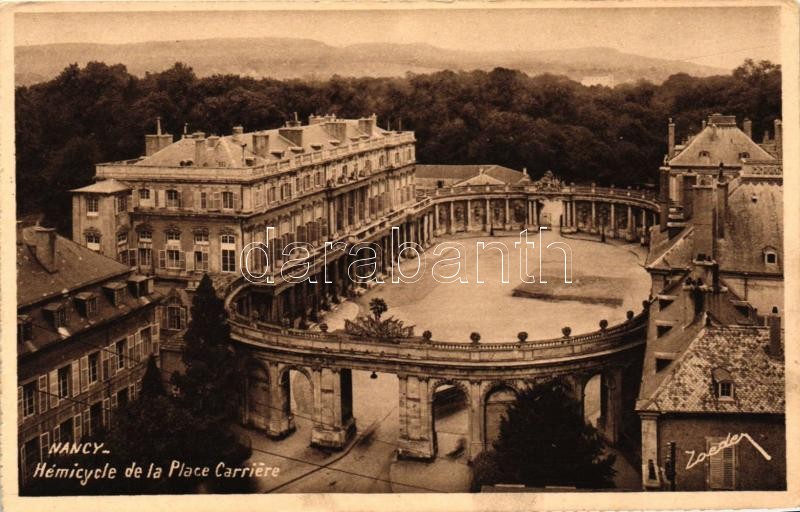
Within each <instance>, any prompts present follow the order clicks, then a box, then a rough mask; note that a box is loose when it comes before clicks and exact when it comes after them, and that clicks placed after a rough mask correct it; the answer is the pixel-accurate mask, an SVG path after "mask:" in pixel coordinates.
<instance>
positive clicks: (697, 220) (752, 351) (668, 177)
mask: <svg viewBox="0 0 800 512" xmlns="http://www.w3.org/2000/svg"><path fill="white" fill-rule="evenodd" d="M674 130H675V126H674V124H672V123H671V122H670V125H669V133H668V140H669V154H668V155H666V157H665V165H664V166H663V167H662V168H661V169H660V177H661V186H660V197H659V204H660V206H661V208H660V226H657V227H654V228H653V229H651V247H650V253H649V256H648V259H647V263H646V268H647V270H648V272H649V273H650V275H651V277H652V290H651V293H652V303H651V306H650V317H649V326H648V334H647V351H646V354H645V360H644V365H643V370H642V386H641V389H640V392H639V401H638V403H637V410H638V412H639V415H640V417H641V420H642V467H643V475H642V476H643V482H644V485H645V487H646V488H662V487H664V486H665V485H666V484H665V481H664V475H663V474H661V472H660V471H659V470H658V468H663V467H664V462H665V457H666V454H665V446H666V443H667V442H670V441H673V442H677V443H678V447H677V452H678V461H677V463H676V464H677V467H678V468H679V470H680V469H681V465H682V467H683V468H686V466H687V461H686V460H684V459H685V456H686V450H695V451H696V452H698V453H699V452H700V451H701V450H705V449H706V448H707V447H706V446H705V445H704V443H705V442H706V441H707V442H708V445H709V447H710V446H711V445H712V444H714V443H716V442H717V438H718V437H719V436H720V435H721V436H722V437H725V433H726V432H727V431H728V430H729V431H730V432H732V433H738V432H739V431H740V429H742V428H745V426H746V428H747V432H749V434H750V435H751V436H754V437H755V436H757V435H760V436H762V437H761V439H762V441H764V440H765V439H767V438H768V439H769V443H770V444H771V446H772V447H773V452H776V451H777V452H778V453H777V456H776V459H779V460H777V462H775V463H773V464H772V465H771V466H770V471H771V472H772V473H771V474H772V475H773V477H772V478H766V479H765V478H762V477H761V476H763V474H762V473H763V472H764V470H765V468H764V462H763V460H762V461H757V460H755V459H753V457H750V455H749V453H748V455H747V456H746V457H745V456H744V452H742V453H741V454H739V451H741V450H749V449H750V447H749V446H748V447H745V446H744V445H739V446H737V447H730V448H729V449H726V450H727V451H725V452H724V457H725V462H724V475H723V476H721V475H722V473H721V472H723V466H721V465H718V463H720V464H722V463H721V462H720V460H721V457H722V456H721V457H711V458H710V459H709V462H707V463H706V464H704V465H701V466H699V467H698V466H695V467H693V468H692V470H691V471H689V470H688V469H685V472H682V471H679V472H678V477H677V488H678V490H696V489H700V488H705V489H772V488H776V486H780V485H783V484H781V482H785V462H782V461H781V460H780V458H781V457H783V453H784V452H785V448H782V446H783V445H782V444H781V440H782V439H783V438H784V436H785V432H784V429H783V417H784V416H783V400H784V396H783V386H782V382H783V369H784V364H783V359H782V355H780V354H782V349H781V343H782V341H781V339H782V335H781V317H782V315H783V306H784V299H783V293H784V286H783V261H784V260H783V256H784V254H783V217H782V215H783V173H782V163H781V160H780V158H781V142H780V141H781V137H782V135H781V122H780V120H776V121H775V123H774V130H775V134H774V139H773V140H774V141H775V142H768V143H766V144H764V145H759V144H756V143H755V142H754V141H753V140H752V138H751V135H752V133H751V124H750V121H749V120H745V121H744V123H743V127H742V129H740V128H739V127H738V126H737V124H736V118H735V117H734V116H727V115H720V114H713V115H711V116H709V118H708V120H707V121H706V122H704V123H703V128H702V131H701V132H700V133H698V134H696V135H694V136H692V137H691V138H690V139H689V140H688V141H687V142H686V143H685V144H683V145H679V146H676V145H675V144H674V139H675V131H674ZM765 139H766V140H767V141H769V140H770V139H769V137H768V135H767V136H765ZM756 367H757V368H760V370H763V371H762V372H761V373H759V372H755V373H754V372H753V369H754V368H756ZM731 389H733V391H731ZM682 429H684V430H682ZM680 432H684V434H680V435H679V433H680ZM686 432H691V435H693V436H695V439H692V440H689V439H687V438H686V435H685V433H686ZM704 439H705V440H706V441H703V440H704ZM764 442H767V441H764ZM700 445H702V447H701V448H698V447H699V446H700ZM756 459H757V458H756ZM759 474H762V475H761V476H759Z"/></svg>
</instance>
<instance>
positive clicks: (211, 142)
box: [206, 135, 219, 149]
mask: <svg viewBox="0 0 800 512" xmlns="http://www.w3.org/2000/svg"><path fill="white" fill-rule="evenodd" d="M217 144H219V137H217V136H216V135H210V136H209V137H208V138H207V139H206V145H208V147H209V148H211V149H213V148H215V147H217Z"/></svg>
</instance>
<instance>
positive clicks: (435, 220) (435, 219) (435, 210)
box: [433, 203, 439, 235]
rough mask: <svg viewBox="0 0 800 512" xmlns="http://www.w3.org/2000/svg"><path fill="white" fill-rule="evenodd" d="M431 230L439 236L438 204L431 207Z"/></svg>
mask: <svg viewBox="0 0 800 512" xmlns="http://www.w3.org/2000/svg"><path fill="white" fill-rule="evenodd" d="M433 230H434V232H435V233H436V234H437V235H438V234H439V203H436V204H435V205H433Z"/></svg>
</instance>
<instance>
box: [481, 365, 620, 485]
mask: <svg viewBox="0 0 800 512" xmlns="http://www.w3.org/2000/svg"><path fill="white" fill-rule="evenodd" d="M603 448H604V443H603V440H602V439H601V437H600V434H599V433H598V432H597V430H596V429H595V428H594V427H592V426H591V425H589V424H588V423H586V422H585V421H584V419H583V415H582V414H581V412H580V404H579V403H578V402H577V401H576V400H575V399H574V398H572V397H571V395H570V393H569V390H568V388H567V387H566V386H565V384H563V383H562V382H561V381H559V380H553V381H550V382H547V383H542V384H538V385H536V386H533V387H531V388H528V389H526V390H525V391H523V392H521V393H520V394H519V396H518V397H517V399H516V401H514V402H513V403H512V404H511V406H510V407H509V409H508V411H507V412H506V416H505V417H504V418H503V420H502V422H501V424H500V437H499V439H498V440H497V441H496V442H495V443H494V450H493V451H489V452H486V453H485V454H482V455H483V456H482V457H481V459H480V460H479V461H478V462H479V463H478V464H477V465H476V471H475V474H474V481H473V488H474V489H476V490H477V489H478V488H480V486H481V485H486V484H496V483H517V484H524V485H526V486H528V487H546V486H574V487H577V488H582V489H599V488H607V487H612V486H613V477H614V474H615V470H614V468H613V464H614V460H615V457H614V456H613V455H607V456H604V455H603Z"/></svg>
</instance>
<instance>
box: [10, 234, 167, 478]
mask: <svg viewBox="0 0 800 512" xmlns="http://www.w3.org/2000/svg"><path fill="white" fill-rule="evenodd" d="M160 299H161V295H160V294H159V293H158V292H156V291H155V289H154V286H153V278H152V277H147V276H144V275H141V274H138V273H136V272H134V270H133V269H132V268H131V267H129V266H128V265H124V264H122V263H120V262H118V261H115V260H113V259H111V258H108V257H106V256H103V255H101V254H97V253H96V252H95V251H92V250H89V249H87V248H86V247H83V246H81V245H79V244H76V243H75V242H73V241H71V240H68V239H65V238H62V237H60V236H58V235H56V233H55V230H53V229H47V228H42V227H38V226H32V227H27V228H24V229H23V228H18V232H17V366H18V368H17V375H18V377H17V378H18V387H17V413H18V420H17V421H18V424H17V427H18V441H19V456H20V459H19V460H20V482H21V483H23V484H24V483H25V482H26V479H27V477H28V476H29V475H30V474H31V471H32V470H33V468H34V467H35V466H36V464H37V463H39V462H42V461H44V460H45V459H46V454H47V450H48V448H49V446H50V445H51V444H52V443H59V442H61V443H64V442H77V441H79V440H80V439H82V438H86V437H88V436H91V435H93V434H94V433H96V432H97V430H98V429H100V428H103V427H107V426H108V425H109V419H110V417H111V415H112V414H113V412H114V410H115V409H116V407H118V406H122V405H124V404H125V403H126V402H128V401H130V400H132V399H134V398H135V397H136V394H137V392H138V391H139V389H140V387H141V378H142V375H143V374H144V368H145V362H146V361H147V359H148V357H149V355H150V354H158V352H159V347H158V345H159V332H160V325H159V319H158V317H157V315H156V305H157V304H158V302H159V301H160Z"/></svg>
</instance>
